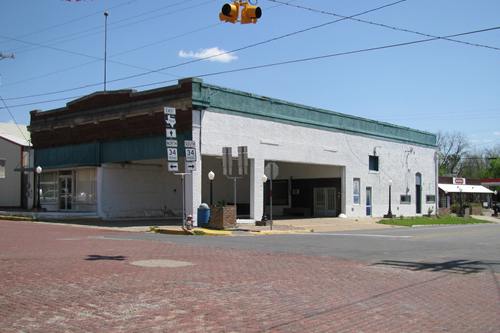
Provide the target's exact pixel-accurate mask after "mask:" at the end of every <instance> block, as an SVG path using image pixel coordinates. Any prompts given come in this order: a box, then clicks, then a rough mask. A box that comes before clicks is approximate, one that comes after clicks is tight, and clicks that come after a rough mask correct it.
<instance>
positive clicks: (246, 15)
mask: <svg viewBox="0 0 500 333" xmlns="http://www.w3.org/2000/svg"><path fill="white" fill-rule="evenodd" d="M240 7H241V8H242V10H241V19H240V23H241V24H247V23H257V20H258V19H259V18H260V17H261V16H262V9H260V7H257V6H254V5H251V4H250V3H249V1H248V0H233V3H232V4H230V3H226V4H224V6H222V9H221V12H220V14H219V19H220V20H221V21H224V22H231V23H236V21H238V17H239V16H240Z"/></svg>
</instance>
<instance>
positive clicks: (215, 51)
mask: <svg viewBox="0 0 500 333" xmlns="http://www.w3.org/2000/svg"><path fill="white" fill-rule="evenodd" d="M226 52H227V51H226V50H223V49H219V48H218V47H217V46H216V47H210V48H208V49H200V50H198V51H196V52H193V51H184V50H180V51H179V57H181V58H194V59H205V58H208V59H206V60H208V61H215V62H224V63H228V62H231V61H234V60H236V59H238V57H237V56H235V55H234V54H233V53H226Z"/></svg>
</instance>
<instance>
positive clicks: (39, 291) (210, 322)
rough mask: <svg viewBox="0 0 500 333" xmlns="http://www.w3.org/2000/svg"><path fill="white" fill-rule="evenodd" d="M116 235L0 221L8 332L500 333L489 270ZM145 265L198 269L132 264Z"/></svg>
mask: <svg viewBox="0 0 500 333" xmlns="http://www.w3.org/2000/svg"><path fill="white" fill-rule="evenodd" d="M113 234H115V235H116V234H117V232H115V231H109V230H97V229H88V228H78V227H67V226H61V225H42V224H34V223H27V222H13V221H9V222H2V221H0V262H1V264H0V281H1V282H0V331H1V332H88V331H90V332H398V333H400V332H499V331H500V294H499V293H500V286H499V284H498V280H499V274H495V273H492V272H490V271H487V270H486V271H480V272H478V273H474V274H458V273H449V272H448V273H447V272H432V271H419V272H416V271H410V270H404V269H397V268H391V267H387V266H378V265H375V266H374V265H367V264H365V263H361V262H354V261H346V260H339V259H336V258H332V257H321V256H305V255H294V254H283V253H262V252H253V251H243V250H224V249H219V248H214V247H195V246H186V245H177V244H172V243H166V242H155V241H143V240H133V241H125V240H112V239H106V236H110V235H113ZM193 241H195V238H193ZM88 259H92V260H88ZM147 259H170V260H180V261H187V262H191V263H193V264H194V265H192V266H187V267H177V268H146V267H139V266H134V265H131V262H133V261H136V260H147Z"/></svg>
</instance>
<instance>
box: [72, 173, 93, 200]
mask: <svg viewBox="0 0 500 333" xmlns="http://www.w3.org/2000/svg"><path fill="white" fill-rule="evenodd" d="M75 185H76V192H75V195H74V198H75V201H76V202H77V203H82V204H95V202H96V170H95V169H80V170H76V184H75Z"/></svg>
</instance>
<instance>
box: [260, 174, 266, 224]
mask: <svg viewBox="0 0 500 333" xmlns="http://www.w3.org/2000/svg"><path fill="white" fill-rule="evenodd" d="M261 180H262V185H263V186H262V187H263V189H265V184H266V182H267V176H266V175H262V178H261ZM263 192H264V193H265V192H266V191H265V190H264V191H263ZM266 220H267V218H266V197H265V195H264V200H263V206H262V219H261V221H264V222H265V221H266Z"/></svg>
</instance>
